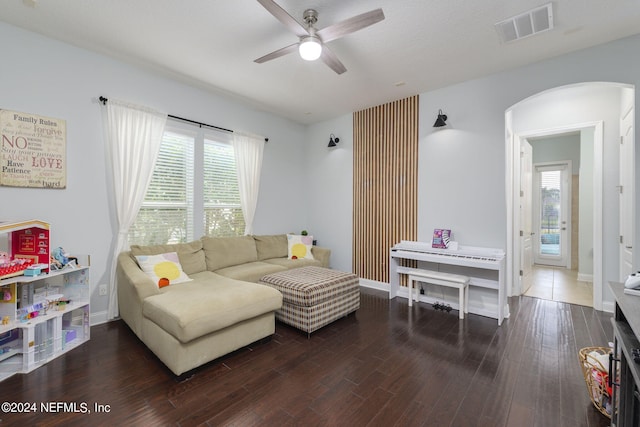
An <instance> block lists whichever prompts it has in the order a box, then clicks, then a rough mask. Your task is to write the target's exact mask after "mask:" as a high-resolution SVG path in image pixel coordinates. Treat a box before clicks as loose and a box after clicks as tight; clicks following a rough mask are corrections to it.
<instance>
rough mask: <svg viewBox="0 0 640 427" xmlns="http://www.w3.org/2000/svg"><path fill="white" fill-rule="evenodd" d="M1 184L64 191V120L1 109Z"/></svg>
mask: <svg viewBox="0 0 640 427" xmlns="http://www.w3.org/2000/svg"><path fill="white" fill-rule="evenodd" d="M0 138H2V139H1V141H0V185H1V186H6V187H36V188H66V186H67V156H66V153H67V152H66V150H67V148H66V146H67V124H66V121H65V120H61V119H54V118H50V117H42V116H37V115H35V114H29V113H20V112H17V111H10V110H0Z"/></svg>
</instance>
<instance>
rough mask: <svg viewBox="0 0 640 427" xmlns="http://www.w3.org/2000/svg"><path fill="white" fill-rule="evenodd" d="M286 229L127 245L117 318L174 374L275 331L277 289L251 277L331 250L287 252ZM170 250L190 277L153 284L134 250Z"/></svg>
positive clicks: (322, 258)
mask: <svg viewBox="0 0 640 427" xmlns="http://www.w3.org/2000/svg"><path fill="white" fill-rule="evenodd" d="M287 251H288V246H287V236H286V235H284V234H282V235H272V236H242V237H226V238H212V237H203V238H202V239H200V240H197V241H194V242H190V243H182V244H174V245H157V246H132V247H131V250H130V251H127V252H123V253H121V254H120V256H119V257H118V265H117V280H118V304H119V307H120V317H121V318H122V319H123V320H124V321H125V322H126V323H127V325H129V327H130V328H131V330H132V331H133V332H134V333H135V334H136V335H137V336H138V338H140V340H142V342H144V343H145V344H146V345H147V347H149V349H151V351H153V352H154V353H155V354H156V356H158V358H159V359H160V360H161V361H162V362H163V363H164V364H165V365H167V367H169V369H171V371H173V373H175V374H176V375H180V374H182V373H184V372H186V371H188V370H190V369H193V368H195V367H197V366H200V365H202V364H204V363H206V362H209V361H211V360H213V359H216V358H218V357H220V356H223V355H225V354H227V353H229V352H232V351H234V350H237V349H239V348H241V347H244V346H246V345H249V344H251V343H253V342H255V341H258V340H260V339H262V338H265V337H269V336H271V335H273V333H274V332H275V317H274V313H275V311H276V310H278V309H280V308H281V307H282V294H281V293H280V292H278V291H277V290H275V289H273V288H271V287H269V286H265V285H261V284H258V283H257V282H259V281H260V278H261V277H263V276H264V275H266V274H270V273H275V272H278V271H285V270H288V269H292V268H297V267H304V266H308V265H316V266H322V267H328V266H329V257H330V255H331V252H330V251H329V250H328V249H326V248H320V247H316V246H314V247H313V248H312V251H311V252H312V254H313V257H314V259H288V258H287ZM169 252H176V253H177V254H178V258H179V261H180V265H181V266H182V269H183V270H184V272H185V273H186V274H187V275H188V277H189V278H190V279H192V280H191V281H188V282H184V283H177V284H171V285H169V286H166V287H162V288H159V287H158V285H157V284H156V283H155V282H154V281H153V280H152V279H151V278H150V277H149V276H148V275H147V274H146V273H145V272H143V271H142V270H141V268H140V266H139V265H138V262H137V260H136V258H135V256H137V255H158V254H165V253H169Z"/></svg>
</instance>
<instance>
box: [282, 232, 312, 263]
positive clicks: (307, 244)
mask: <svg viewBox="0 0 640 427" xmlns="http://www.w3.org/2000/svg"><path fill="white" fill-rule="evenodd" d="M287 243H288V246H289V250H288V257H289V259H314V258H313V254H312V253H311V247H312V246H313V236H298V235H297V234H287Z"/></svg>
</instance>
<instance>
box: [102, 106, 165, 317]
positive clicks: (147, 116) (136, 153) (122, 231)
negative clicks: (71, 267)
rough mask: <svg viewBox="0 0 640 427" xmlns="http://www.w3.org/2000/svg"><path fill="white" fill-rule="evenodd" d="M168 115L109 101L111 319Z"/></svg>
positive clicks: (114, 313) (115, 310)
mask: <svg viewBox="0 0 640 427" xmlns="http://www.w3.org/2000/svg"><path fill="white" fill-rule="evenodd" d="M166 121H167V114H166V113H161V112H158V111H153V110H150V109H148V108H146V107H142V106H137V105H133V104H129V103H127V102H124V101H120V100H117V99H109V101H108V102H107V123H106V141H107V146H108V153H109V161H110V163H111V172H112V176H113V194H114V198H115V200H114V204H115V207H116V212H117V220H118V222H117V232H118V234H117V238H116V244H115V247H114V248H113V259H112V263H111V270H110V275H109V278H110V283H109V306H108V319H113V318H115V317H117V316H118V290H117V286H116V282H117V277H116V264H117V262H118V254H119V253H120V252H122V251H125V250H128V249H129V243H128V240H127V235H128V233H129V227H131V225H132V224H133V223H134V221H135V219H136V216H137V215H138V211H139V210H140V205H141V204H142V202H143V200H144V196H145V193H146V192H147V187H148V186H149V182H150V181H151V177H152V175H153V169H154V167H155V163H156V159H157V157H158V153H159V151H160V143H161V142H162V135H163V133H164V126H165V123H166Z"/></svg>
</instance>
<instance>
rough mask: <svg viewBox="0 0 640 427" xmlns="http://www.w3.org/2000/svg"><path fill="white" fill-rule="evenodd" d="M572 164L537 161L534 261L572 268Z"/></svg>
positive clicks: (535, 176)
mask: <svg viewBox="0 0 640 427" xmlns="http://www.w3.org/2000/svg"><path fill="white" fill-rule="evenodd" d="M570 178H571V163H570V162H569V161H567V162H560V163H553V164H549V163H545V164H536V166H535V174H534V191H535V197H534V205H535V206H534V221H535V229H536V233H535V235H536V236H537V238H536V239H535V263H536V264H542V265H553V266H562V267H567V268H571V265H570V264H568V261H569V260H570V259H571V252H570V251H571V248H570V243H569V242H570V240H569V236H571V223H570V219H571V212H570V209H571V203H570V200H571V180H570Z"/></svg>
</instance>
